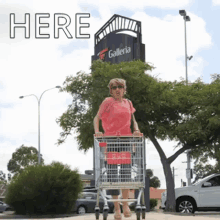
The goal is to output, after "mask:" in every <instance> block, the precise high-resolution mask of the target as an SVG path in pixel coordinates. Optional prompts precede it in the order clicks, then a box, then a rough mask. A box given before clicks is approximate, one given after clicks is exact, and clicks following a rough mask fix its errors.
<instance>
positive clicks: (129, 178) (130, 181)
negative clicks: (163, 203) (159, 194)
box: [94, 134, 146, 220]
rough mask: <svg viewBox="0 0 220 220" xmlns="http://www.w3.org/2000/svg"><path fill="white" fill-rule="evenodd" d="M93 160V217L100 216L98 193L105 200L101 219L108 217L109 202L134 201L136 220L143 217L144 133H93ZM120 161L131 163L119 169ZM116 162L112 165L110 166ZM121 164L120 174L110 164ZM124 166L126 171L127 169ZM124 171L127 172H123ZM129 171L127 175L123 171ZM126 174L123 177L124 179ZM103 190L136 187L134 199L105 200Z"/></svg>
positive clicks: (144, 208) (144, 209)
mask: <svg viewBox="0 0 220 220" xmlns="http://www.w3.org/2000/svg"><path fill="white" fill-rule="evenodd" d="M94 148H95V153H94V160H95V187H96V189H97V201H96V207H95V216H96V219H97V220H98V219H99V213H100V208H99V194H100V195H101V197H102V198H103V200H104V207H103V219H104V220H107V216H108V210H109V207H108V201H111V202H134V201H136V202H137V205H136V208H135V211H136V215H137V220H140V217H141V212H142V219H145V211H146V206H145V200H144V188H145V170H146V169H145V164H146V156H145V152H146V151H145V141H144V136H143V134H142V136H133V135H132V136H119V135H118V136H103V137H96V135H94ZM122 164H128V165H129V164H130V165H129V166H128V168H124V170H123V169H122V167H126V166H124V165H123V166H122ZM112 165H115V166H112ZM119 166H120V168H121V169H120V175H119V173H117V174H116V172H117V171H116V170H115V169H113V168H112V167H114V168H115V167H119ZM126 169H127V170H126ZM125 171H126V172H125ZM123 172H124V173H127V174H128V173H129V175H126V174H124V173H123ZM125 177H126V178H125ZM104 189H106V190H108V189H118V190H120V189H139V194H138V197H137V199H108V200H107V199H106V197H105V196H104V193H103V190H104Z"/></svg>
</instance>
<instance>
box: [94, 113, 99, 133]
mask: <svg viewBox="0 0 220 220" xmlns="http://www.w3.org/2000/svg"><path fill="white" fill-rule="evenodd" d="M98 114H99V113H97V115H96V116H95V118H94V120H93V124H94V130H95V133H97V132H99V120H100V118H99V115H98Z"/></svg>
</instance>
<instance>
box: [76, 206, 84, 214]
mask: <svg viewBox="0 0 220 220" xmlns="http://www.w3.org/2000/svg"><path fill="white" fill-rule="evenodd" d="M85 213H86V208H85V206H79V207H78V208H77V214H85Z"/></svg>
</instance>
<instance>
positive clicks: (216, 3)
mask: <svg viewBox="0 0 220 220" xmlns="http://www.w3.org/2000/svg"><path fill="white" fill-rule="evenodd" d="M212 4H213V5H214V6H216V5H220V1H219V0H212Z"/></svg>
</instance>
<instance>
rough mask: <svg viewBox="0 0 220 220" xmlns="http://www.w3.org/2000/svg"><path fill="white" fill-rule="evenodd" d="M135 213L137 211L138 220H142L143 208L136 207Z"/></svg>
mask: <svg viewBox="0 0 220 220" xmlns="http://www.w3.org/2000/svg"><path fill="white" fill-rule="evenodd" d="M135 211H136V215H137V220H140V219H141V206H140V205H137V206H136V207H135Z"/></svg>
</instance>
